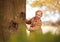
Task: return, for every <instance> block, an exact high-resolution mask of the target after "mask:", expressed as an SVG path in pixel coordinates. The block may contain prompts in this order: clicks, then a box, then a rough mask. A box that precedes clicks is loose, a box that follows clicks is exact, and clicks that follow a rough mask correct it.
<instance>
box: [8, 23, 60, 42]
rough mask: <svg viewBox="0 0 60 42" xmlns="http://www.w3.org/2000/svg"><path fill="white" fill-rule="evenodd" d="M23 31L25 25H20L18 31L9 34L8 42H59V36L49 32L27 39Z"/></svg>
mask: <svg viewBox="0 0 60 42" xmlns="http://www.w3.org/2000/svg"><path fill="white" fill-rule="evenodd" d="M25 29H26V26H25V24H22V23H21V25H20V26H19V30H18V31H17V32H16V33H12V34H11V37H10V41H9V42H60V35H52V34H51V33H50V32H49V33H46V34H38V35H36V34H35V35H34V34H32V36H30V37H27V35H26V31H25Z"/></svg>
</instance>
